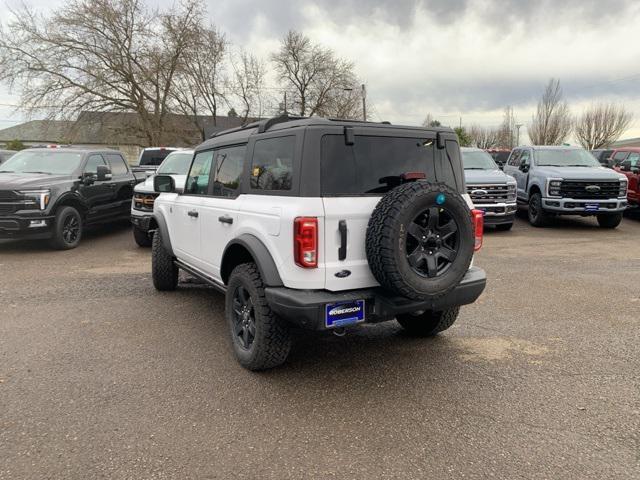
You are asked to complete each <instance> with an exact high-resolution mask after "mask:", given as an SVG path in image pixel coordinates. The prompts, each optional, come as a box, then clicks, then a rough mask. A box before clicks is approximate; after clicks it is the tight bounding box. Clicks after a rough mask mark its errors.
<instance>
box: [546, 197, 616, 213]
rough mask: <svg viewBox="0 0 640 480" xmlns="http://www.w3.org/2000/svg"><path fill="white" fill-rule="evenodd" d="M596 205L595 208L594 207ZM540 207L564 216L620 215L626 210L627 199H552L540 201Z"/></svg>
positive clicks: (547, 198)
mask: <svg viewBox="0 0 640 480" xmlns="http://www.w3.org/2000/svg"><path fill="white" fill-rule="evenodd" d="M596 205H597V208H595V206H596ZM542 206H543V207H544V209H545V210H548V211H550V212H554V213H557V214H560V215H562V214H566V215H572V214H577V215H584V214H587V215H590V214H593V215H595V214H596V213H620V212H623V211H624V210H625V209H626V208H627V199H626V198H624V199H622V198H611V199H597V200H585V199H582V198H579V199H576V198H553V197H545V198H543V199H542Z"/></svg>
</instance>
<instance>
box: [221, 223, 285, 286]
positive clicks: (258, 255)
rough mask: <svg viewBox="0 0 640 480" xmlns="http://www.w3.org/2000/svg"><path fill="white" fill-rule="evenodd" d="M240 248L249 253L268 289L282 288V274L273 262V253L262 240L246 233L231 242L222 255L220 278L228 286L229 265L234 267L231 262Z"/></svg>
mask: <svg viewBox="0 0 640 480" xmlns="http://www.w3.org/2000/svg"><path fill="white" fill-rule="evenodd" d="M238 246H240V247H243V248H244V249H245V250H246V251H248V252H249V254H250V255H251V257H252V258H253V261H254V262H255V264H256V265H257V267H258V270H259V271H260V276H261V277H262V282H263V283H264V284H265V286H267V287H282V286H284V283H283V282H282V278H280V273H278V267H276V262H275V261H274V260H273V257H272V256H271V253H269V250H268V249H267V247H266V246H265V245H264V243H262V241H260V239H259V238H258V237H256V236H254V235H251V234H250V233H244V234H242V235H240V236H239V237H238V238H235V239H233V240H232V241H231V242H229V243H228V244H227V246H226V247H225V249H224V252H223V253H222V262H221V264H220V276H221V277H222V281H223V282H224V283H225V284H226V283H227V281H228V280H229V275H230V274H231V270H232V268H229V265H233V262H231V260H232V258H233V256H234V255H233V250H234V249H235V248H237V247H238Z"/></svg>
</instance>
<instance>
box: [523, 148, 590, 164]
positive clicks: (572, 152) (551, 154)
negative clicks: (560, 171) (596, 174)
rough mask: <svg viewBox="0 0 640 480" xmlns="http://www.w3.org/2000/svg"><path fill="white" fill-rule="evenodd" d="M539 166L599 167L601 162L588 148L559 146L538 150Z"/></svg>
mask: <svg viewBox="0 0 640 480" xmlns="http://www.w3.org/2000/svg"><path fill="white" fill-rule="evenodd" d="M536 164H537V165H538V166H539V167H599V166H600V163H598V161H597V160H596V159H595V157H594V156H593V155H591V154H590V153H589V152H587V151H586V150H581V149H578V148H558V149H546V150H536Z"/></svg>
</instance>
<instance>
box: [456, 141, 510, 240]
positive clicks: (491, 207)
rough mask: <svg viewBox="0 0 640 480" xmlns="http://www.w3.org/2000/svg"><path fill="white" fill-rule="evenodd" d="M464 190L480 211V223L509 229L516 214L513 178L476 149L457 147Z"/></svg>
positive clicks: (485, 153) (483, 152) (490, 158)
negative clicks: (482, 213) (481, 219)
mask: <svg viewBox="0 0 640 480" xmlns="http://www.w3.org/2000/svg"><path fill="white" fill-rule="evenodd" d="M460 151H461V152H462V163H463V165H464V179H465V183H466V185H467V193H468V194H469V196H470V197H471V201H473V206H474V208H477V209H478V210H482V211H483V212H484V224H485V225H495V227H496V229H498V230H510V229H511V227H512V226H513V220H514V218H515V215H516V209H517V204H516V181H515V179H514V178H513V177H510V176H509V175H506V174H505V173H503V172H502V170H500V168H499V167H498V165H497V164H496V162H495V161H494V160H493V158H492V157H491V155H489V154H488V153H487V152H485V151H484V150H482V149H480V148H461V149H460Z"/></svg>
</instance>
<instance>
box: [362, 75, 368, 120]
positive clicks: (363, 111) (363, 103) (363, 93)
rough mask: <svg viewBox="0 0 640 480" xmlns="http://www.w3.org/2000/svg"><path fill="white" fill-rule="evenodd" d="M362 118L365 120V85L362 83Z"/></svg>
mask: <svg viewBox="0 0 640 480" xmlns="http://www.w3.org/2000/svg"><path fill="white" fill-rule="evenodd" d="M362 119H363V120H364V121H365V122H366V121H367V87H366V86H365V84H364V83H363V84H362Z"/></svg>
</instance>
